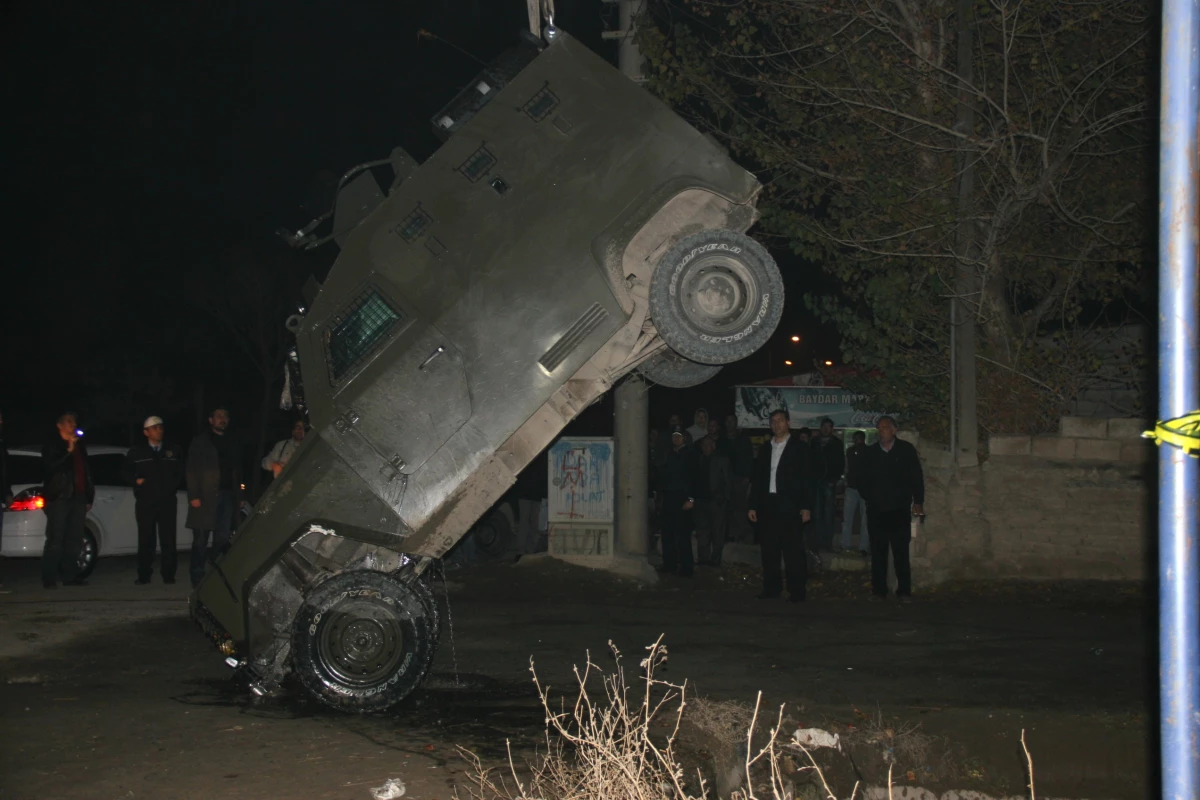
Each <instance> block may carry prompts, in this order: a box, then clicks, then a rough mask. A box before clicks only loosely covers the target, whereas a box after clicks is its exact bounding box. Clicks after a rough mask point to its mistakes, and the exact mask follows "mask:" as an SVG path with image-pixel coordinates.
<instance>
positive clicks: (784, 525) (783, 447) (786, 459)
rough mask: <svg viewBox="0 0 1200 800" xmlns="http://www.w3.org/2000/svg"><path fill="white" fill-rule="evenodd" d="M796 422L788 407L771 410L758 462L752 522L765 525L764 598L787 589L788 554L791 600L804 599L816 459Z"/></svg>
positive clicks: (762, 540)
mask: <svg viewBox="0 0 1200 800" xmlns="http://www.w3.org/2000/svg"><path fill="white" fill-rule="evenodd" d="M790 425H791V416H790V415H789V414H788V412H787V410H786V409H780V410H778V411H774V412H772V413H771V434H772V435H771V442H770V444H769V445H768V446H765V447H763V448H762V449H761V452H760V453H759V455H758V461H757V463H755V465H754V478H753V481H752V484H753V485H752V487H751V490H750V495H751V497H750V511H749V513H748V516H749V518H750V521H751V522H760V523H761V528H760V529H759V542H760V543H761V545H762V565H763V591H762V594H760V595H759V596H758V597H759V599H760V600H770V599H773V598H776V597H779V595H780V592H782V590H783V576H782V574H781V573H780V569H779V559H780V556H782V557H783V566H784V570H785V571H786V573H787V586H788V600H789V601H791V602H793V603H802V602H804V598H805V583H806V582H807V581H808V560H807V559H808V556H807V555H806V553H805V549H804V534H803V533H802V531H801V527H800V526H801V525H802V524H803V523H805V522H808V521H809V520H810V519H811V518H812V506H813V504H812V493H811V489H810V487H811V483H812V477H811V472H812V469H811V464H812V459H811V458H810V453H809V450H808V446H807V445H806V444H805V443H803V442H801V441H800V439H799V437H793V436H792V435H791V431H790Z"/></svg>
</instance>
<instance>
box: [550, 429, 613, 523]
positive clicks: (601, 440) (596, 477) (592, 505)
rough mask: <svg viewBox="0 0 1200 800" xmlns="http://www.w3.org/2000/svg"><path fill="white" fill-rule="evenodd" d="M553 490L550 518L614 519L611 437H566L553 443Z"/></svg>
mask: <svg viewBox="0 0 1200 800" xmlns="http://www.w3.org/2000/svg"><path fill="white" fill-rule="evenodd" d="M547 458H549V459H550V486H549V490H550V493H549V495H548V498H549V502H548V509H547V510H548V514H547V517H548V519H547V521H548V522H549V524H550V525H551V526H553V525H556V524H559V525H561V524H564V523H572V522H612V520H613V504H614V502H615V495H614V494H613V440H612V437H601V436H570V437H563V438H562V439H559V440H558V441H557V442H555V443H554V444H553V445H552V446H551V447H550V452H549V454H548V456H547Z"/></svg>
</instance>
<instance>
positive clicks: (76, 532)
mask: <svg viewBox="0 0 1200 800" xmlns="http://www.w3.org/2000/svg"><path fill="white" fill-rule="evenodd" d="M229 421H230V418H229V412H228V411H227V410H226V409H224V408H214V409H212V410H211V411H210V412H209V414H208V419H207V425H206V426H205V428H204V430H202V431H201V432H200V433H199V434H198V435H196V436H195V437H194V438H193V439H192V441H191V443H190V445H189V446H188V449H187V451H186V455H185V451H184V450H183V449H182V448H180V447H179V445H178V444H177V443H175V442H172V441H170V440H168V439H166V438H165V436H164V426H163V420H162V418H161V417H157V416H151V417H148V418H146V420H145V421H144V423H143V426H142V434H143V436H144V438H145V441H144V442H139V443H138V444H136V445H134V446H133V447H131V448H130V449H129V450H128V452H127V453H126V455H125V461H124V468H123V478H124V480H125V482H126V483H127V484H128V485H129V486H130V487H132V489H133V495H134V499H135V503H134V517H135V520H136V522H137V534H138V547H137V579H136V580H135V581H134V582H135V583H136V584H138V585H146V584H148V583H150V579H151V576H152V574H153V568H154V555H155V550H156V549H157V550H158V551H159V552H160V553H161V558H160V560H159V569H160V571H161V574H162V580H163V582H164V583H175V572H176V569H177V564H178V554H177V548H176V533H177V531H176V524H177V523H176V520H177V516H176V513H177V505H178V500H177V492H178V491H179V487H180V486H181V485H183V486H185V487H186V490H187V503H188V509H187V518H186V521H185V525H186V526H187V527H188V528H189V529H191V531H192V548H191V558H190V563H189V565H188V572H189V577H190V578H191V582H192V585H193V586H195V585H196V584H197V583H199V582H200V580H201V579H202V578H203V577H204V572H205V568H206V562H207V561H208V559H209V557H210V555H217V554H220V553H221V552H223V551H224V550H225V549H227V548H228V546H229V542H230V538H231V536H232V532H233V530H234V529H235V528H236V519H237V516H238V514H239V513H240V510H241V509H242V508H243V507H244V506H245V497H244V492H245V483H244V476H243V460H242V456H243V452H242V447H241V444H240V442H239V440H238V439H237V438H236V437H234V436H231V435H229V434H228V429H229ZM77 426H78V418H77V415H76V414H74V413H73V412H65V413H63V414H60V415H59V417H58V419H57V421H56V423H55V432H54V435H52V436H51V437H50V439H49V441H48V442H47V443H46V444H45V445H44V446H43V448H42V462H43V466H44V477H43V480H42V488H41V500H42V502H43V503H44V506H43V510H44V511H45V514H46V543H45V546H44V548H43V550H42V585H43V586H44V587H46V588H47V589H51V588H55V587H56V586H58V585H59V584H60V583H61V584H63V585H66V586H82V585H85V584H86V583H87V581H86V579H85V578H84V577H83V575H82V574H81V564H80V562H79V556H78V554H79V552H80V549H81V547H82V543H83V532H84V520H85V518H86V516H87V513H88V512H89V511H91V509H92V504H93V502H94V501H95V497H96V487H95V483H94V481H93V479H92V472H91V467H90V466H89V464H88V458H87V447H86V445H85V443H84V437H83V431H81V430H80V429H79V428H78V427H77ZM306 430H307V428H306V426H305V424H304V422H303V421H299V420H297V421H296V422H295V423H294V424H293V426H292V432H291V436H290V437H289V438H287V439H284V440H282V441H280V442H279V443H277V444H276V445H275V446H274V447H272V448H271V450H270V452H268V453H267V455H266V457H265V458H263V460H262V468H263V469H264V470H266V471H267V472H270V473H271V474H272V475H274V476H278V475H279V473H280V472H281V471H282V470H283V467H284V465H286V464H287V462H288V459H289V458H291V456H292V454H293V453H294V452H295V451H296V449H297V448H298V447H299V446H300V443H301V442H302V441H303V440H304V436H305V432H306ZM3 456H4V452H3V443H2V441H0V466H2V465H3V463H4V458H3ZM7 483H8V480H7V478H6V477H5V476H3V475H0V484H2V485H3V486H4V490H3V493H7ZM9 499H10V498H9Z"/></svg>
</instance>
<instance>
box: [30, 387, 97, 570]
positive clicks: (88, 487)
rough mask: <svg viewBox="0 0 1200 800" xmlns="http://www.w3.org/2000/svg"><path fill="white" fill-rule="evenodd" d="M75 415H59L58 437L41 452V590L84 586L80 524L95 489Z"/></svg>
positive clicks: (89, 506) (90, 503) (94, 495)
mask: <svg viewBox="0 0 1200 800" xmlns="http://www.w3.org/2000/svg"><path fill="white" fill-rule="evenodd" d="M77 419H78V418H77V417H76V415H75V413H74V412H71V411H68V412H66V413H64V414H61V415H60V416H59V418H58V423H57V428H58V431H57V435H56V436H55V437H54V438H52V439H51V440H50V441H49V442H47V443H46V446H45V447H43V448H42V463H43V464H44V465H45V467H46V480H45V483H44V484H43V486H42V497H43V498H44V499H45V501H46V508H45V511H46V545H45V547H43V548H42V586H44V587H46V588H47V589H53V588H55V587H57V585H58V581H59V580H60V579H61V580H62V582H63V585H64V586H87V581H85V580H84V579H83V578H81V577H79V551H80V548H82V547H83V521H84V519H85V518H86V517H87V512H89V511H91V510H92V501H93V500H95V498H96V487H95V486H94V485H93V484H92V471H91V470H90V469H89V468H88V463H87V449H86V448H85V447H84V446H83V441H82V440H81V439H80V438H79V431H78V429H77V428H76V427H75V426H76V424H77Z"/></svg>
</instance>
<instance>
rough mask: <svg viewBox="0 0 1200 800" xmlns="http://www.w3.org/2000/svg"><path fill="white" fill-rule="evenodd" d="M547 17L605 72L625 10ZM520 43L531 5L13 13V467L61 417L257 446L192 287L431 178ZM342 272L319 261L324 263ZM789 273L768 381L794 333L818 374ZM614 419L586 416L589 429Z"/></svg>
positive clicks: (760, 370) (675, 397)
mask: <svg viewBox="0 0 1200 800" xmlns="http://www.w3.org/2000/svg"><path fill="white" fill-rule="evenodd" d="M557 10H558V18H557V20H556V21H557V22H558V24H559V25H560V26H561V27H563V28H564V29H565V30H567V31H569V32H570V33H571V34H572V35H574V36H576V38H579V39H582V40H583V41H585V42H586V43H587V44H588V45H589V46H591V47H592V48H593V49H595V50H596V51H597V52H599V53H601V54H602V55H605V56H606V57H608V58H610V59H612V60H614V61H615V57H616V54H615V45H613V44H611V43H608V42H605V41H602V40H601V39H600V37H599V34H600V31H601V30H603V29H604V28H605V27H616V19H615V9H613V8H612V7H609V6H605V5H604V4H602V3H600V2H599V0H558V2H557ZM606 19H607V20H608V21H607V22H606ZM525 25H526V16H525V4H524V3H523V2H521V0H457V2H434V3H429V2H426V3H414V2H404V1H403V0H391V2H378V3H375V2H372V3H367V2H351V3H346V2H342V3H333V2H305V3H294V2H291V3H283V2H279V0H259V1H258V2H254V3H228V2H206V3H199V4H187V5H181V4H156V5H151V4H116V5H96V4H83V3H79V2H69V3H64V2H38V3H33V2H28V1H26V2H18V3H15V4H12V5H10V6H9V8H8V24H7V26H6V34H7V41H6V42H5V44H6V47H5V52H6V59H7V64H6V68H5V86H4V91H5V103H4V107H5V109H6V110H7V114H6V116H7V119H8V122H7V123H6V125H5V130H6V133H7V136H6V139H7V146H6V147H5V153H6V156H7V159H8V164H7V169H6V173H7V174H8V176H9V177H8V180H6V181H5V182H4V192H5V194H6V197H5V204H4V206H5V209H6V210H7V213H6V214H5V216H4V225H5V230H4V243H5V261H6V265H5V268H4V275H5V294H4V309H3V323H2V324H3V328H2V330H3V334H2V339H0V341H3V343H4V348H3V353H4V356H5V367H4V369H3V370H0V410H2V411H3V412H4V417H5V421H6V423H7V424H6V428H7V436H6V438H7V440H8V442H9V443H10V445H11V444H13V443H19V442H29V441H39V440H40V439H41V438H43V437H44V436H45V435H46V434H47V433H48V432H49V428H50V425H51V423H52V421H53V418H54V416H55V415H56V414H57V413H58V412H59V411H61V410H63V409H66V408H74V409H78V410H79V411H80V412H81V414H82V415H83V418H84V421H85V423H87V422H89V421H90V423H91V424H93V425H95V426H97V428H98V429H99V430H102V431H104V436H105V437H106V439H105V441H111V442H112V443H114V444H125V443H127V442H126V441H121V439H122V438H127V437H128V436H129V435H131V433H136V431H137V429H139V428H140V421H141V418H142V417H143V416H145V415H146V414H149V413H162V414H163V416H165V417H167V418H168V422H169V424H170V423H174V424H175V427H176V433H177V434H178V435H179V438H183V439H186V438H188V436H190V433H191V431H190V427H191V426H192V423H193V421H194V420H195V419H196V418H197V411H198V409H197V408H196V405H197V403H198V402H199V400H198V398H200V397H203V398H204V399H203V403H204V404H209V403H211V402H220V403H223V404H225V405H229V406H231V407H232V409H233V412H234V418H235V425H236V423H237V422H238V421H239V420H240V421H243V424H245V425H246V427H247V428H248V427H249V425H250V423H251V417H252V416H253V414H254V413H255V411H254V410H255V409H256V408H257V400H256V392H257V388H256V385H255V384H254V379H253V375H252V373H251V368H250V365H249V363H248V362H247V361H246V360H245V359H244V358H243V357H242V356H241V355H240V354H239V353H238V352H237V351H236V349H235V348H234V347H233V344H232V343H231V342H230V341H229V340H228V338H227V337H226V336H225V335H224V334H223V332H222V331H221V330H220V328H219V327H218V326H217V325H215V323H214V322H213V321H212V320H211V319H210V318H209V317H208V316H207V315H206V314H205V313H204V312H203V311H202V310H201V309H200V308H199V307H198V306H197V304H196V303H195V301H194V295H195V292H194V291H193V288H192V287H194V286H195V285H196V282H197V281H199V282H201V283H204V282H207V281H209V280H217V277H218V276H219V275H221V274H223V273H224V271H225V270H227V269H228V264H229V263H230V260H231V258H232V257H233V254H234V253H236V252H239V251H249V252H255V253H271V252H273V251H276V250H286V249H287V248H286V246H285V245H283V243H282V242H281V241H280V240H278V239H276V238H275V237H274V233H273V232H274V231H275V230H276V229H277V228H279V227H281V226H282V227H288V228H292V229H295V228H298V227H300V226H302V225H303V224H305V223H306V222H307V221H308V220H309V219H311V218H312V217H313V216H315V215H316V214H318V213H320V212H322V211H324V210H325V209H324V208H323V207H321V206H320V201H319V200H318V199H317V198H318V197H319V192H316V191H315V188H314V187H316V186H318V185H319V183H320V180H321V178H322V177H324V178H325V179H328V177H329V176H331V175H335V174H336V175H340V174H341V173H342V172H343V171H345V170H346V169H348V168H349V167H351V166H354V165H355V164H358V163H361V162H363V161H368V160H373V159H378V158H386V157H387V155H388V153H389V152H390V151H391V149H392V148H393V147H394V146H396V145H401V146H403V147H404V148H406V149H407V150H408V151H409V152H410V153H411V154H412V155H413V156H415V157H416V158H417V159H418V160H423V159H424V158H426V157H428V156H429V155H430V154H431V153H432V152H433V150H434V149H435V148H436V147H437V144H438V142H437V140H436V138H435V137H434V136H433V134H432V131H431V130H430V127H429V118H430V117H431V116H432V115H433V113H434V112H435V111H437V110H438V109H440V108H441V107H442V106H443V105H444V104H445V103H446V102H447V101H449V99H450V98H451V97H452V96H453V95H454V94H455V93H456V92H457V90H458V89H460V88H461V87H462V86H463V85H465V84H466V83H467V82H468V81H470V79H471V78H472V76H474V74H475V73H476V72H477V71H478V70H479V69H480V67H481V65H480V64H479V63H478V62H477V61H475V60H474V59H473V58H472V57H471V56H474V57H476V58H478V59H481V60H484V61H487V60H489V59H491V58H492V57H494V56H495V55H497V54H498V53H499V52H500V51H502V50H503V49H505V48H506V47H508V46H510V45H511V44H513V43H514V42H515V41H516V37H517V35H518V33H519V31H520V30H521V29H522V28H524V26H525ZM422 29H424V30H427V31H430V32H432V33H434V34H436V35H437V36H439V37H442V38H443V39H446V40H449V41H450V42H453V43H454V44H455V45H457V46H458V47H459V48H461V49H462V50H463V51H466V53H469V54H471V55H466V54H464V53H463V52H460V51H459V50H458V49H455V48H454V47H451V46H450V45H447V44H446V43H444V42H442V41H438V40H431V39H428V38H419V37H418V31H420V30H422ZM777 255H779V254H777ZM335 256H336V248H334V247H333V246H332V245H331V246H328V247H327V248H326V249H323V250H322V251H320V253H319V255H318V262H323V263H324V265H327V264H328V263H330V262H331V261H332V259H333V258H334V257H335ZM308 266H313V267H314V268H316V269H317V270H319V269H320V268H321V263H317V264H315V265H306V267H305V268H308ZM781 267H783V268H784V272H785V276H786V277H787V279H788V289H789V296H790V298H791V299H790V301H789V310H788V311H787V312H785V320H784V323H783V325H782V326H781V328H780V330H779V332H778V334H779V336H778V337H777V338H778V339H780V342H781V343H780V344H777V345H776V347H775V352H774V358H773V361H774V362H778V363H777V364H775V367H776V368H775V369H773V370H772V371H773V372H775V373H780V372H786V371H787V369H786V368H785V367H783V366H782V360H783V358H784V350H785V349H786V348H787V347H788V345H786V344H785V343H784V339H783V337H785V336H786V335H790V334H791V333H793V332H798V333H804V334H805V345H804V347H803V352H802V353H799V354H798V355H799V356H800V357H798V358H797V359H796V361H797V365H798V366H802V365H804V364H806V363H808V360H809V359H811V358H812V357H814V356H815V355H821V356H822V357H824V356H825V355H827V354H825V353H818V352H817V351H816V350H812V349H811V348H812V346H813V345H814V344H816V345H819V344H820V341H822V335H821V333H820V332H819V331H817V330H815V329H814V330H812V332H811V334H810V332H809V331H808V330H802V328H804V327H805V326H804V323H803V314H802V312H801V310H800V308H799V305H800V304H799V301H798V295H799V293H800V292H801V291H802V290H803V289H804V288H805V287H804V280H805V279H806V278H805V277H804V276H803V275H801V274H800V273H801V272H802V271H801V270H799V269H798V268H795V267H793V266H792V265H791V264H789V262H788V261H787V260H786V259H785V258H782V257H781ZM803 272H808V271H807V270H804V271H803ZM823 341H828V337H827V335H826V337H825V338H824V339H823ZM767 368H768V356H767V354H766V353H765V352H764V353H761V354H760V356H759V357H756V358H754V359H751V360H750V363H749V364H743V365H739V366H738V367H737V368H731V369H727V370H726V374H727V376H728V377H727V378H726V379H725V380H721V379H718V380H717V381H714V382H713V383H712V384H710V385H708V386H706V387H702V388H701V389H699V390H696V391H694V392H692V393H690V394H680V393H674V392H666V391H665V390H655V395H654V399H653V407H652V413H654V414H655V415H656V416H659V415H663V414H665V413H666V411H665V409H666V408H667V407H669V406H673V405H680V406H681V407H682V408H683V409H684V410H685V411H687V410H689V405H691V404H694V403H695V402H704V403H707V404H710V405H714V406H721V405H726V406H728V405H731V404H732V394H731V393H730V392H729V391H728V389H727V388H726V386H727V385H728V384H729V383H730V382H731V381H733V380H735V379H737V380H748V379H757V378H761V377H765V376H766V373H767ZM131 383H133V384H137V388H136V389H134V390H130V389H129V388H128V387H129V385H130V384H131ZM164 412H165V413H164ZM610 413H611V412H606V411H605V410H604V408H603V407H601V408H598V409H596V410H594V411H593V412H592V414H591V415H590V416H589V418H590V419H591V420H592V422H591V424H592V425H593V426H597V425H599V426H600V427H603V424H604V423H603V422H602V420H604V419H605V418H606V416H607V415H608V414H610ZM607 418H609V419H610V418H611V417H610V416H608V417H607ZM279 424H280V425H286V421H285V420H283V419H282V418H281V419H280V421H279ZM180 428H188V429H189V430H184V431H180V430H179V429H180ZM280 433H281V434H282V431H280ZM92 441H98V440H97V439H92Z"/></svg>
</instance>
